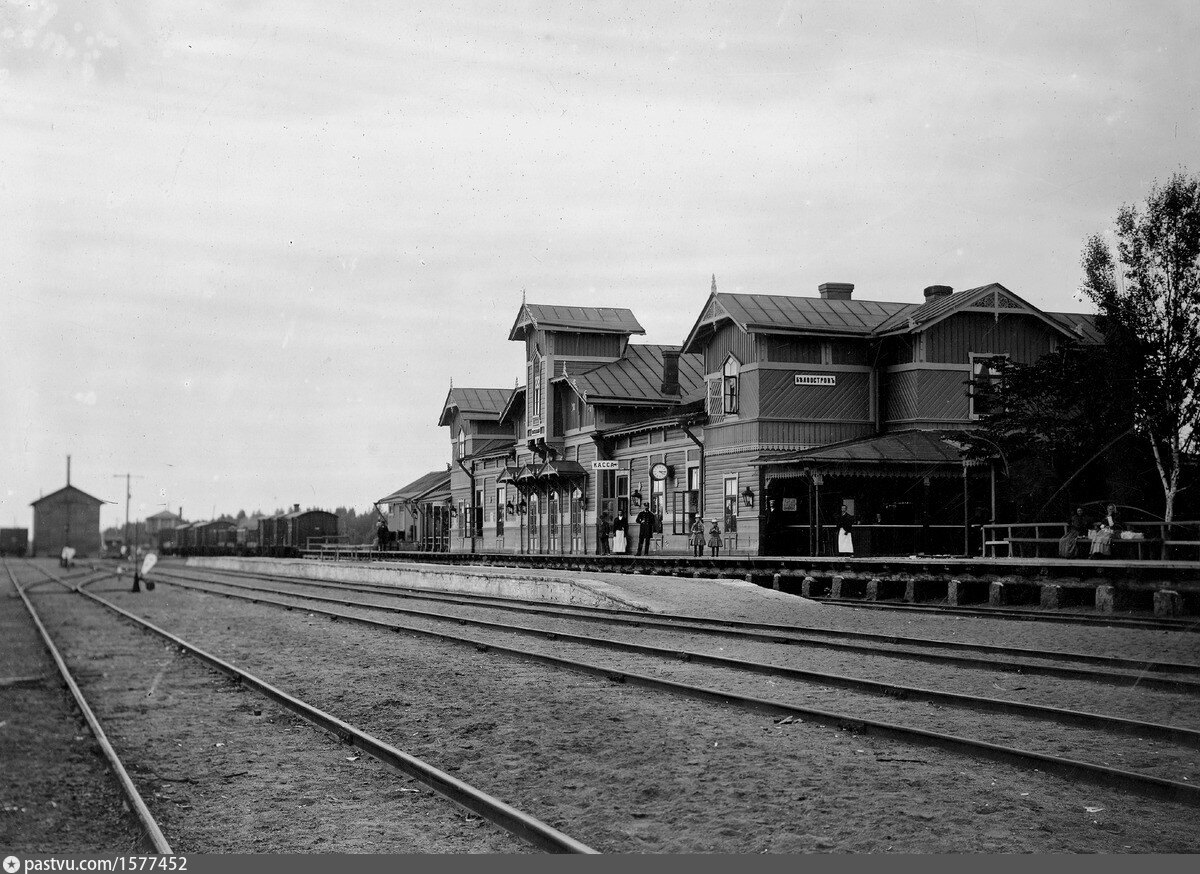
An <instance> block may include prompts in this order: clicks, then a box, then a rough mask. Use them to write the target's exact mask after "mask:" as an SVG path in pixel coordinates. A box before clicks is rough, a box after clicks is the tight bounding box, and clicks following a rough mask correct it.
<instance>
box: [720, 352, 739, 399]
mask: <svg viewBox="0 0 1200 874" xmlns="http://www.w3.org/2000/svg"><path fill="white" fill-rule="evenodd" d="M741 367H742V366H741V364H740V363H738V360H737V359H736V358H734V357H733V356H732V355H730V356H729V357H728V358H726V359H725V366H724V367H723V368H721V376H722V377H723V378H724V390H723V395H724V398H725V403H724V405H723V406H724V410H725V412H726V413H736V412H737V411H738V394H739V392H738V374H739V372H740V371H741Z"/></svg>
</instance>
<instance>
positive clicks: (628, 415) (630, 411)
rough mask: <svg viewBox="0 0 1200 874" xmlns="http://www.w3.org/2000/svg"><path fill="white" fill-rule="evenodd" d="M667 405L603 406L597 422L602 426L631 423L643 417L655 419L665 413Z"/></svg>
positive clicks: (613, 426) (608, 426)
mask: <svg viewBox="0 0 1200 874" xmlns="http://www.w3.org/2000/svg"><path fill="white" fill-rule="evenodd" d="M667 412H668V410H667V409H666V408H665V407H601V408H600V410H599V411H598V413H597V415H596V424H597V425H598V426H599V427H600V428H601V429H604V428H615V427H616V426H618V425H631V424H633V423H634V422H640V421H642V420H643V419H654V418H657V417H658V416H662V415H665V414H666V413H667Z"/></svg>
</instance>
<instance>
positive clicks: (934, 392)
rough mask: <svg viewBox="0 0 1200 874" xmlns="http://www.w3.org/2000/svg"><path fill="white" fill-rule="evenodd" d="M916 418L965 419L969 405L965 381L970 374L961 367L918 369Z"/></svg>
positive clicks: (967, 417)
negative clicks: (960, 368)
mask: <svg viewBox="0 0 1200 874" xmlns="http://www.w3.org/2000/svg"><path fill="white" fill-rule="evenodd" d="M916 373H917V374H918V379H919V381H920V388H919V389H918V392H917V398H918V401H917V414H916V416H915V418H918V419H941V420H945V419H953V420H956V421H962V422H966V421H968V419H969V416H968V413H969V412H970V407H969V405H968V400H967V386H966V385H965V382H966V381H967V380H968V379H970V378H971V375H970V374H969V373H968V372H967V371H965V370H918V371H916Z"/></svg>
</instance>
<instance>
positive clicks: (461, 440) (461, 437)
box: [458, 428, 467, 458]
mask: <svg viewBox="0 0 1200 874" xmlns="http://www.w3.org/2000/svg"><path fill="white" fill-rule="evenodd" d="M458 457H459V458H466V457H467V432H466V431H465V430H463V429H462V428H459V429H458Z"/></svg>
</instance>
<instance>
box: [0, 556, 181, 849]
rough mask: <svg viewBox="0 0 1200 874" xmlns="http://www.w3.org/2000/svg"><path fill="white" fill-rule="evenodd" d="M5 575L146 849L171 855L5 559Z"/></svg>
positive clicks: (148, 809)
mask: <svg viewBox="0 0 1200 874" xmlns="http://www.w3.org/2000/svg"><path fill="white" fill-rule="evenodd" d="M4 571H5V573H6V574H7V575H8V579H9V581H10V582H11V583H12V586H13V588H14V589H15V590H16V592H17V595H18V597H20V599H21V603H22V604H24V605H25V610H26V611H27V612H28V613H29V618H30V619H31V620H32V621H33V625H34V627H35V628H36V629H37V632H38V636H39V637H41V639H42V643H43V644H45V646H46V650H47V652H49V654H50V658H51V659H53V661H54V664H55V667H57V668H58V673H59V675H60V676H61V677H62V679H63V682H64V683H66V685H67V688H68V689H69V690H70V691H71V697H72V698H73V699H74V701H75V705H76V706H77V707H78V708H79V712H80V713H81V714H82V715H83V718H84V721H85V722H87V724H88V728H89V729H90V730H91V732H92V735H93V737H95V739H96V743H97V744H99V745H100V750H101V752H102V753H103V754H104V758H105V760H106V761H107V762H108V766H109V769H110V770H111V771H112V774H113V776H114V778H116V781H117V783H118V784H119V785H120V787H121V793H122V794H123V795H124V796H125V799H126V801H127V803H128V804H129V808H130V810H131V811H132V812H133V814H134V816H135V817H136V818H137V821H138V825H139V826H140V827H141V830H142V833H143V835H144V836H145V838H146V841H147V843H148V845H149V846H150V847H151V848H152V849H153V851H154V853H156V854H158V855H167V856H170V855H174V851H173V850H172V849H171V845H170V844H169V843H167V839H166V836H165V835H163V833H162V829H161V828H160V827H159V825H158V822H157V820H155V818H154V815H153V814H152V813H151V812H150V808H149V807H148V806H147V805H146V801H145V799H143V798H142V796H141V793H140V792H138V789H137V787H136V786H135V785H134V783H133V779H132V778H131V777H130V776H129V772H128V771H127V770H126V769H125V765H124V763H123V762H122V761H121V758H120V756H118V755H117V751H116V750H115V749H114V748H113V745H112V743H110V742H109V740H108V735H107V734H105V732H104V728H103V726H101V725H100V720H99V719H97V718H96V714H95V712H94V711H93V710H92V708H91V705H90V704H88V701H87V698H86V697H85V696H84V694H83V690H82V689H80V688H79V684H78V683H77V682H76V681H75V677H74V676H72V674H71V669H70V668H69V667H67V663H66V660H65V659H63V657H62V653H60V652H59V651H58V647H57V646H55V644H54V640H53V639H52V638H51V637H50V632H48V631H47V630H46V626H45V625H44V624H43V623H42V619H41V617H40V616H39V615H38V611H37V609H36V608H35V607H34V606H33V602H31V601H30V600H29V596H28V595H26V594H25V592H24V591H23V590H22V588H21V585H20V583H18V582H17V578H16V576H15V575H14V574H13V572H12V568H10V567H9V565H8V560H7V559H5V560H4Z"/></svg>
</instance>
